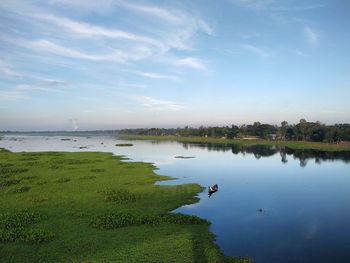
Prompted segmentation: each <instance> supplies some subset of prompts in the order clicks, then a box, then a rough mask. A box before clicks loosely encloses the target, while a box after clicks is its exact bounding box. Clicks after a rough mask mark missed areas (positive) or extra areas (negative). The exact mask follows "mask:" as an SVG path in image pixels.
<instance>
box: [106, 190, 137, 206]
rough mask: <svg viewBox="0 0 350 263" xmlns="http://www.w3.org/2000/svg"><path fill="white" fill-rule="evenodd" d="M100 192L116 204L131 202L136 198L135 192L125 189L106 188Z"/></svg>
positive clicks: (107, 199)
mask: <svg viewBox="0 0 350 263" xmlns="http://www.w3.org/2000/svg"><path fill="white" fill-rule="evenodd" d="M101 193H102V194H103V195H104V196H105V200H106V201H108V202H114V203H117V204H127V203H132V202H135V201H136V199H137V198H136V195H135V194H133V193H131V192H130V191H129V190H126V189H119V190H106V191H103V192H101Z"/></svg>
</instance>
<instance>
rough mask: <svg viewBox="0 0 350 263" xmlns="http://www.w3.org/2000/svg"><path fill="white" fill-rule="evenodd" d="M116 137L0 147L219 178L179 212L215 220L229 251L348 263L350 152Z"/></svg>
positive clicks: (8, 141) (189, 177) (12, 142)
mask: <svg viewBox="0 0 350 263" xmlns="http://www.w3.org/2000/svg"><path fill="white" fill-rule="evenodd" d="M62 138H71V139H72V140H69V141H67V140H64V141H62V140H61V139H62ZM74 140H76V141H74ZM101 142H103V144H101ZM118 142H120V141H117V140H115V139H114V138H113V137H91V138H87V137H62V136H50V137H49V136H46V137H45V136H6V137H5V138H4V139H3V140H1V141H0V147H5V148H7V149H9V150H12V151H105V152H113V153H114V154H117V155H126V156H127V157H129V158H131V159H132V160H134V161H147V162H154V163H155V164H156V166H158V167H159V168H160V170H159V171H157V173H159V174H164V175H170V176H173V177H176V178H179V179H178V180H173V181H167V182H162V183H161V184H164V183H166V184H178V183H188V182H195V183H199V184H200V185H202V186H204V187H206V186H209V185H213V184H215V183H216V184H218V186H219V191H218V192H217V193H214V194H213V195H212V196H211V197H210V198H209V197H208V195H207V193H206V192H203V193H201V194H200V195H199V197H200V202H199V203H197V204H194V205H189V206H184V207H181V208H179V209H177V210H176V211H179V212H182V213H186V214H193V215H198V216H200V217H202V218H206V219H208V220H209V221H211V222H212V225H211V231H212V232H214V233H215V234H216V236H217V243H218V245H219V246H220V247H221V248H222V249H223V250H224V252H225V253H226V254H227V255H249V256H250V257H252V258H253V259H254V262H258V263H267V262H268V263H288V262H293V263H295V262H312V263H314V262H317V263H322V262H334V263H336V262H340V263H342V262H344V263H345V262H346V263H348V262H350V227H349V222H350V207H349V201H350V153H347V154H331V153H328V154H325V153H323V154H322V153H319V152H315V151H292V150H285V149H282V150H279V149H276V148H273V147H250V148H248V149H242V148H239V147H223V146H210V145H207V146H206V145H201V144H182V143H175V142H149V141H133V142H132V143H133V144H134V146H133V147H116V146H115V144H116V143H118ZM124 142H125V141H124ZM82 146H87V147H88V148H87V149H80V148H79V147H82ZM177 155H183V156H194V157H195V158H192V159H177V158H174V157H175V156H177Z"/></svg>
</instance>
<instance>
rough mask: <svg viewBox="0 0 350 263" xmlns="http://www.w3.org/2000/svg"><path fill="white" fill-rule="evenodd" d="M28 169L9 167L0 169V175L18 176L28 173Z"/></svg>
mask: <svg viewBox="0 0 350 263" xmlns="http://www.w3.org/2000/svg"><path fill="white" fill-rule="evenodd" d="M28 171H29V169H28V168H10V167H2V168H0V174H19V173H25V172H28Z"/></svg>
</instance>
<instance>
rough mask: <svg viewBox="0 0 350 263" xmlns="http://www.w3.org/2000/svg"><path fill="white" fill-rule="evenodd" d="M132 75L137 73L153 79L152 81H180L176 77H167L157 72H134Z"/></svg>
mask: <svg viewBox="0 0 350 263" xmlns="http://www.w3.org/2000/svg"><path fill="white" fill-rule="evenodd" d="M132 73H135V74H137V75H139V76H141V77H145V78H151V79H168V80H174V81H179V80H180V79H179V78H178V77H177V76H174V75H165V74H159V73H155V72H146V71H132Z"/></svg>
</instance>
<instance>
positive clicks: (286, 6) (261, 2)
mask: <svg viewBox="0 0 350 263" xmlns="http://www.w3.org/2000/svg"><path fill="white" fill-rule="evenodd" d="M230 1H231V2H232V3H233V4H235V5H237V6H240V7H243V8H248V9H252V10H255V11H272V12H285V11H309V10H314V9H320V8H324V7H326V5H324V4H307V3H306V4H301V5H296V4H295V3H293V2H290V3H288V1H276V0H230Z"/></svg>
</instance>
